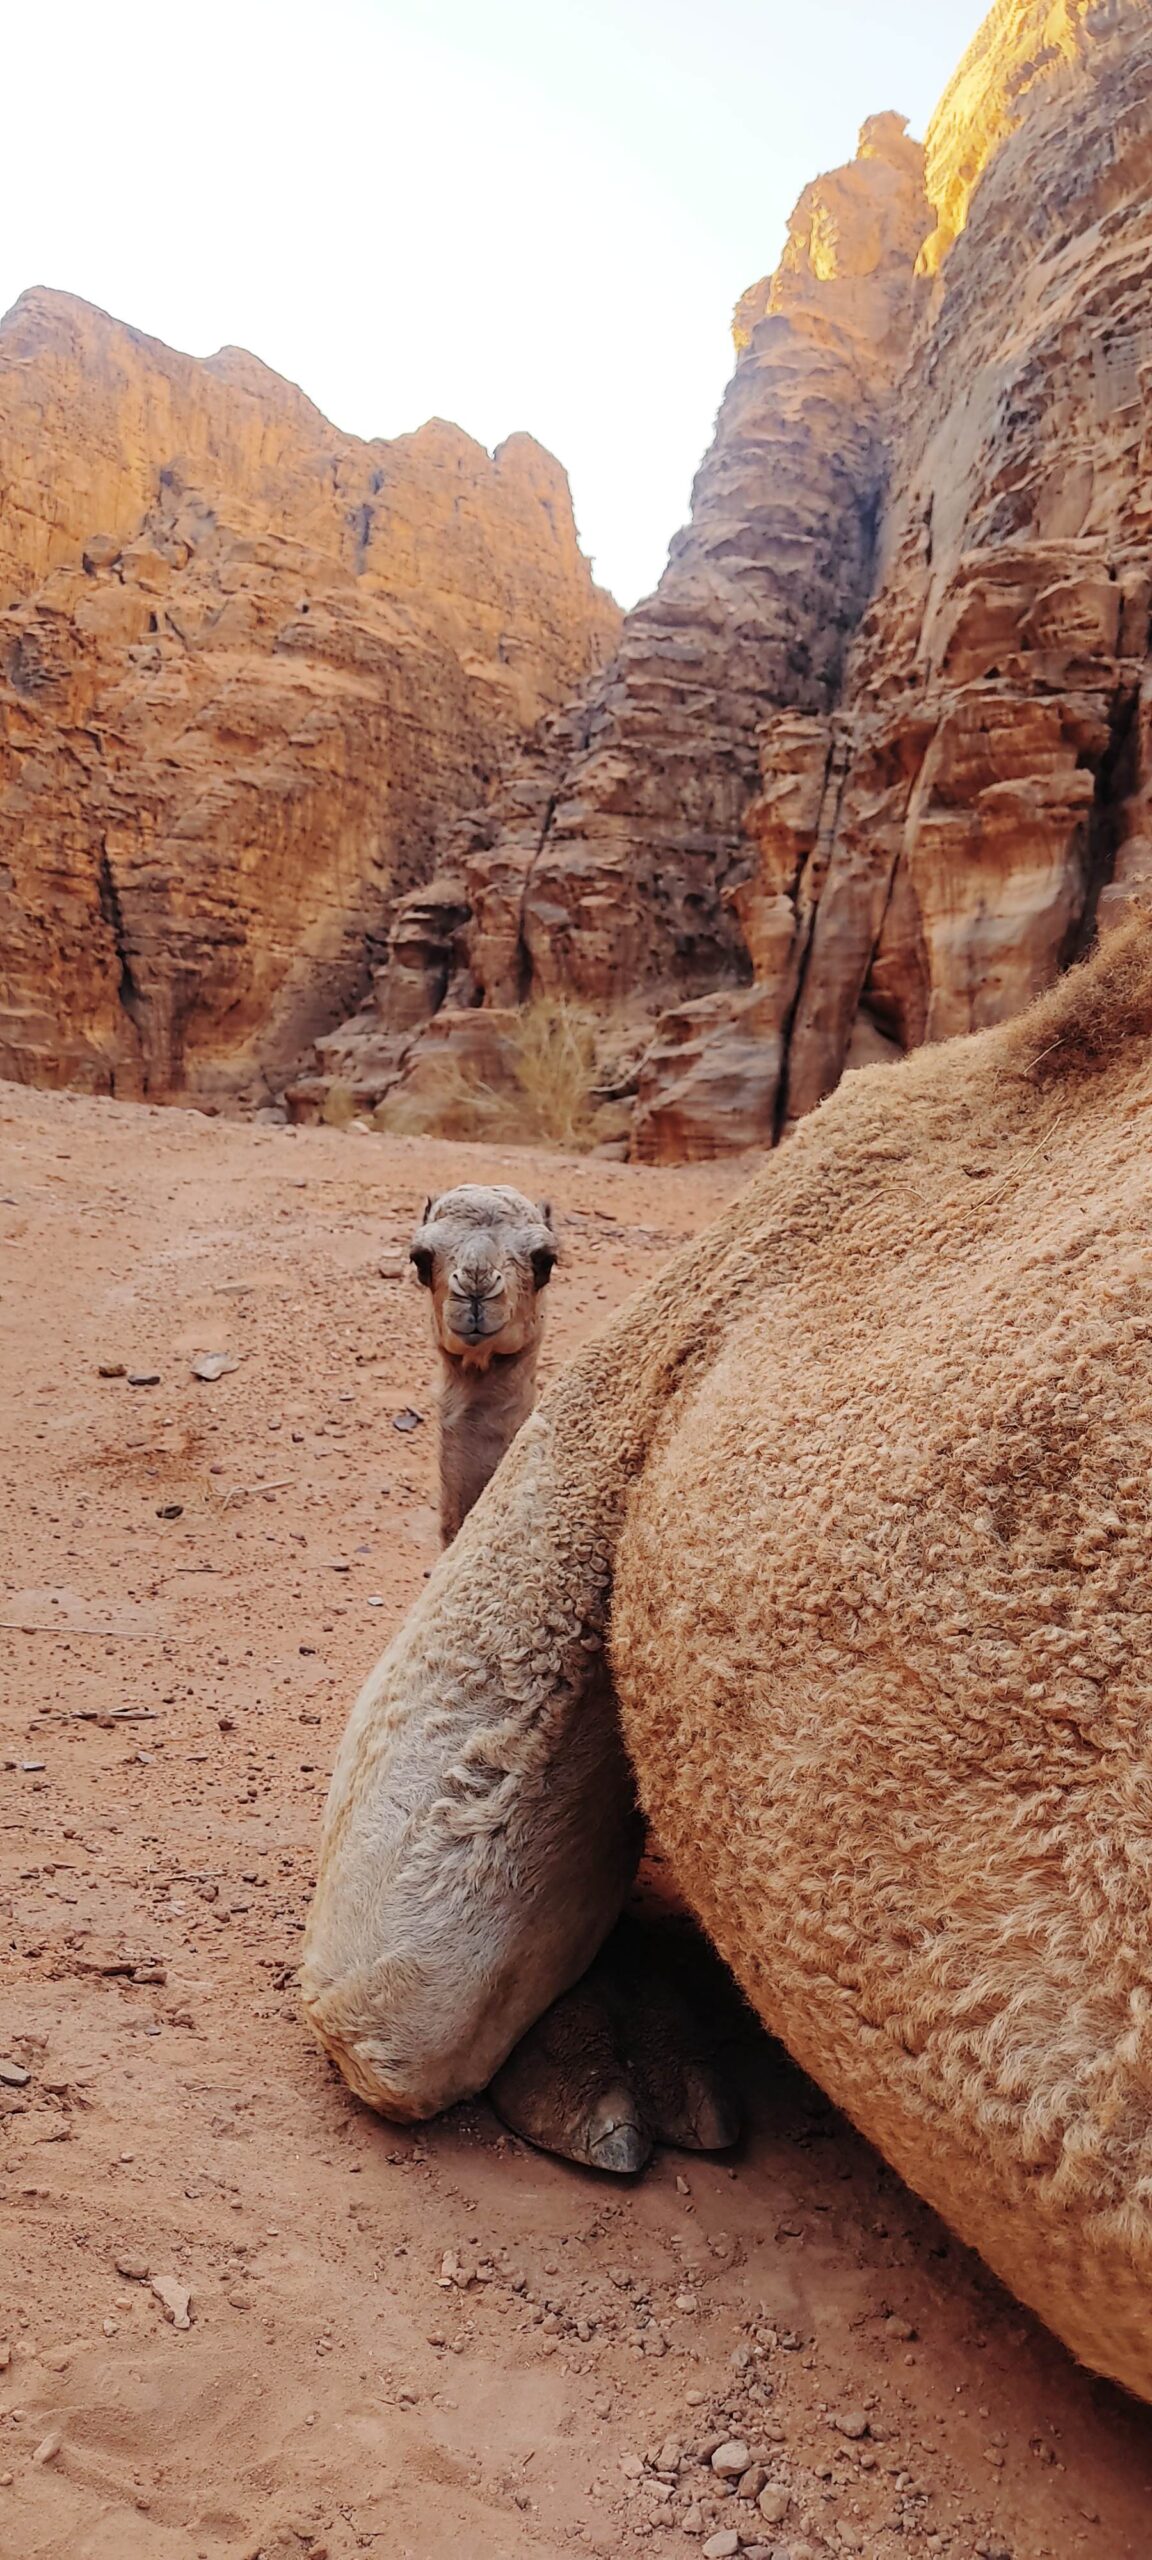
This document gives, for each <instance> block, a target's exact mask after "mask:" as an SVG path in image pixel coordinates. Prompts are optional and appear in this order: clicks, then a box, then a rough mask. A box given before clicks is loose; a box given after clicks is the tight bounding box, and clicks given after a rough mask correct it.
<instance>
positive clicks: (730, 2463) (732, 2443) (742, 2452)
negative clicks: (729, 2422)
mask: <svg viewBox="0 0 1152 2560" xmlns="http://www.w3.org/2000/svg"><path fill="white" fill-rule="evenodd" d="M751 2459H752V2456H751V2454H750V2453H749V2450H748V2447H747V2445H746V2444H742V2443H741V2441H740V2438H739V2436H730V2437H729V2438H728V2439H727V2441H726V2442H725V2443H724V2444H719V2445H717V2447H716V2451H715V2453H714V2454H713V2456H712V2468H713V2470H714V2471H715V2472H717V2473H718V2474H719V2477H720V2478H721V2480H739V2478H740V2477H741V2474H742V2473H743V2472H745V2471H747V2469H748V2465H749V2463H750V2462H751Z"/></svg>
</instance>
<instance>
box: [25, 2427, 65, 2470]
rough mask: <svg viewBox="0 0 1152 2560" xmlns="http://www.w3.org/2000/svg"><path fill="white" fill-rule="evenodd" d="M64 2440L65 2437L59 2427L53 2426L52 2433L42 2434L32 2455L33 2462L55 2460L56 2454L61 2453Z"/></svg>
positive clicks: (41, 2462) (40, 2462)
mask: <svg viewBox="0 0 1152 2560" xmlns="http://www.w3.org/2000/svg"><path fill="white" fill-rule="evenodd" d="M63 2442H64V2438H63V2436H62V2434H61V2432H60V2429H59V2427H53V2429H52V2432H51V2435H47V2436H41V2438H40V2442H39V2444H38V2445H37V2447H36V2450H35V2452H34V2454H33V2456H32V2460H33V2462H36V2463H39V2464H41V2465H43V2464H44V2463H46V2462H55V2460H56V2456H57V2454H58V2453H59V2451H60V2447H61V2445H62V2444H63Z"/></svg>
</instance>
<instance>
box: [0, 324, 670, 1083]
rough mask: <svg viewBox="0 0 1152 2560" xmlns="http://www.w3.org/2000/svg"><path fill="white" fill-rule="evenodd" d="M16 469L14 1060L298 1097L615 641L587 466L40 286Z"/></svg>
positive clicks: (6, 345) (15, 408) (0, 366)
mask: <svg viewBox="0 0 1152 2560" xmlns="http://www.w3.org/2000/svg"><path fill="white" fill-rule="evenodd" d="M0 486H2V488H3V491H4V503H3V507H2V509H0V605H2V606H3V607H4V609H3V610H0V954H2V959H0V1074H7V1075H12V1076H16V1077H19V1078H23V1079H26V1080H28V1081H34V1082H40V1083H65V1082H67V1083H74V1084H80V1085H84V1086H87V1087H88V1088H89V1089H91V1090H95V1091H110V1090H115V1091H117V1092H120V1093H127V1094H133V1093H144V1092H147V1093H151V1094H153V1095H164V1094H170V1093H174V1092H178V1091H190V1092H194V1093H197V1094H200V1095H211V1094H213V1093H220V1094H223V1095H227V1094H231V1093H235V1092H236V1091H238V1090H240V1091H243V1090H248V1091H250V1092H254V1093H260V1092H263V1091H266V1090H267V1086H268V1084H269V1083H272V1084H275V1082H276V1081H277V1079H278V1078H281V1079H282V1078H283V1076H284V1075H285V1074H287V1072H288V1070H289V1069H290V1067H291V1066H292V1064H293V1063H294V1061H295V1060H296V1059H297V1058H298V1057H299V1055H300V1052H301V1050H302V1048H304V1047H305V1046H306V1045H307V1043H308V1042H309V1041H310V1040H311V1039H313V1038H314V1037H315V1036H316V1035H317V1034H318V1033H319V1032H322V1031H324V1030H326V1029H327V1028H328V1027H329V1026H330V1025H331V1023H332V1022H333V1021H334V1020H336V1019H338V1018H339V1015H340V1014H341V1013H342V1012H344V1011H346V1010H347V1008H348V1005H349V1003H350V1002H352V1001H354V1000H355V997H356V996H357V995H358V994H359V992H360V990H361V988H362V987H363V985H364V983H365V982H366V979H367V975H368V971H369V967H370V964H371V960H372V957H373V955H374V954H375V955H378V954H379V952H380V951H381V950H382V948H383V943H384V938H385V934H386V927H387V921H388V918H389V916H390V914H391V910H392V906H393V903H394V901H395V898H396V895H397V894H398V893H399V892H401V891H403V890H404V889H406V888H408V887H410V886H411V885H412V884H413V883H414V882H415V881H417V880H419V879H421V878H422V877H424V876H426V874H427V871H428V868H429V866H430V862H431V857H432V847H433V844H434V842H435V839H436V836H437V832H438V830H439V829H441V828H442V827H443V825H444V823H445V821H446V820H447V819H449V818H451V816H452V815H453V813H454V812H456V811H460V810H462V809H465V808H467V807H468V806H470V805H471V804H472V803H474V802H475V801H476V800H477V799H478V798H479V799H482V798H483V797H484V795H485V793H486V792H487V791H488V790H489V788H490V786H491V783H492V780H493V777H494V776H495V775H496V774H497V773H498V772H499V770H500V768H501V765H502V763H503V762H504V761H505V760H506V759H507V757H508V755H509V753H510V751H511V749H512V748H513V747H515V746H517V745H519V744H520V743H521V742H522V741H523V740H524V739H525V738H526V737H527V736H528V735H529V734H530V733H531V731H532V730H533V728H534V726H535V724H536V723H537V721H538V720H539V718H540V716H541V714H543V713H545V712H547V711H549V710H550V709H553V708H554V707H555V706H556V705H557V704H558V703H560V702H562V701H563V700H564V698H565V697H566V696H567V695H568V694H569V693H570V692H571V691H572V689H573V687H574V686H576V685H577V684H579V683H580V682H581V680H582V679H583V678H584V677H585V676H586V674H587V673H588V671H589V670H590V669H592V668H594V667H595V666H596V665H598V664H599V662H600V661H601V660H602V659H603V657H604V655H605V654H606V652H607V650H608V649H609V647H610V646H611V643H612V641H613V638H614V636H615V633H616V631H617V629H618V626H619V615H618V614H617V612H616V609H615V607H614V606H613V605H612V603H611V600H610V599H609V598H607V597H605V596H604V595H603V594H602V593H601V592H600V591H599V590H598V589H596V588H595V587H594V586H593V584H592V580H591V576H590V573H589V570H588V566H587V563H586V561H585V560H584V559H583V556H582V554H581V553H580V550H579V548H578V544H577V540H576V533H575V528H574V525H573V521H572V510H571V502H570V498H569V492H568V484H567V480H566V478H565V475H564V473H563V471H562V470H561V469H560V467H559V465H558V464H557V463H555V462H554V461H553V460H552V458H551V456H550V455H548V454H546V453H545V452H544V451H543V450H542V449H541V448H540V447H539V446H538V445H536V444H535V443H534V442H533V441H532V439H531V438H530V437H527V436H513V437H512V438H510V439H509V441H508V442H507V443H506V444H504V445H503V446H501V447H500V448H499V450H498V452H497V453H496V454H495V456H489V455H488V454H487V453H486V452H485V451H484V450H483V448H482V447H480V446H478V445H476V444H474V443H473V442H472V440H471V439H470V438H469V437H467V436H466V435H464V434H462V433H461V431H460V430H459V429H458V428H456V427H452V426H447V425H445V424H443V423H442V422H440V421H434V422H433V423H432V424H431V425H430V426H427V427H424V428H422V429H420V431H419V432H418V433H417V434H415V435H411V436H405V437H401V438H399V439H397V440H396V441H395V442H393V443H390V444H389V443H382V442H380V443H372V444H364V443H360V442H359V441H357V440H356V439H354V438H350V437H344V436H341V435H339V434H338V433H337V432H336V431H335V430H334V429H333V428H332V427H331V426H330V425H329V424H328V422H327V421H326V420H325V419H324V418H323V417H321V415H320V413H319V412H318V411H317V410H315V409H314V408H313V407H312V406H311V404H310V402H308V401H307V400H306V399H305V398H304V397H303V395H302V394H301V393H300V392H298V391H297V390H296V389H294V387H293V386H292V385H291V384H288V383H286V382H283V381H281V380H280V379H279V377H278V376H277V375H275V374H273V373H270V372H269V371H268V370H267V369H266V368H265V367H264V366H262V365H260V364H259V363H257V362H256V360H255V359H254V358H253V357H251V356H247V355H245V354H243V353H241V352H239V351H238V350H233V349H229V350H225V351H224V352H223V353H222V354H221V355H218V356H215V357H212V358H211V359H209V360H208V362H206V363H198V362H196V361H195V360H193V359H192V358H190V357H185V356H181V355H177V354H175V353H173V351H172V350H171V349H169V348H166V347H163V346H161V345H159V344H158V343H157V342H156V341H155V340H153V339H149V338H145V337H143V336H141V335H140V334H139V333H138V332H136V331H134V330H131V329H128V328H125V327H122V326H121V325H120V324H118V323H117V322H115V321H113V320H110V319H108V318H107V317H106V315H105V314H103V313H101V312H98V311H94V310H92V309H91V308H90V307H89V306H88V305H86V304H83V303H79V302H76V301H73V300H72V299H70V298H69V297H67V296H64V295H59V294H53V293H46V292H34V293H30V294H26V295H25V296H24V297H23V298H22V300H21V301H20V302H19V303H18V304H17V305H16V307H15V310H14V311H13V312H12V313H10V314H9V316H8V318H7V320H6V321H5V322H4V323H3V324H2V326H0Z"/></svg>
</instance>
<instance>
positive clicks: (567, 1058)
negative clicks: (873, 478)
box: [372, 996, 600, 1152]
mask: <svg viewBox="0 0 1152 2560" xmlns="http://www.w3.org/2000/svg"><path fill="white" fill-rule="evenodd" d="M599 1027H600V1026H599V1024H598V1021H597V1017H596V1015H595V1014H594V1013H592V1012H591V1011H590V1010H589V1009H588V1008H587V1007H586V1006H584V1005H578V1004H569V1003H566V1002H564V1001H563V1000H562V999H560V998H557V997H552V996H544V997H541V998H539V999H538V1000H537V1002H535V1003H533V1004H529V1005H525V1007H524V1010H523V1012H522V1013H521V1014H520V1015H518V1017H517V1019H516V1023H515V1025H514V1027H513V1029H512V1031H511V1032H510V1033H509V1035H508V1041H507V1046H508V1050H509V1053H510V1055H509V1065H510V1074H509V1078H508V1081H507V1083H506V1084H505V1083H501V1084H494V1083H492V1082H491V1081H490V1080H489V1079H488V1078H486V1077H485V1076H483V1075H481V1074H480V1072H479V1070H478V1069H477V1067H476V1066H475V1065H474V1064H473V1063H472V1062H471V1061H469V1060H468V1059H466V1058H463V1057H459V1056H457V1057H453V1056H452V1054H451V1052H450V1051H446V1052H445V1054H444V1056H443V1057H440V1058H436V1059H431V1058H428V1059H425V1060H423V1061H422V1062H421V1072H420V1082H419V1086H418V1088H416V1089H414V1090H412V1091H411V1092H408V1093H405V1091H404V1088H403V1086H401V1087H400V1088H399V1089H398V1090H397V1092H396V1093H395V1094H389V1095H387V1096H386V1097H385V1099H384V1101H383V1102H380V1103H378V1104H377V1106H376V1109H375V1111H374V1112H373V1114H372V1122H373V1127H374V1128H377V1129H383V1130H386V1131H387V1132H388V1134H389V1135H390V1136H393V1137H405V1138H457V1139H478V1140H485V1141H487V1142H488V1143H489V1144H491V1145H493V1146H522V1147H523V1146H549V1147H563V1148H566V1149H568V1150H569V1151H572V1152H579V1151H580V1150H581V1149H582V1148H586V1147H590V1146H592V1145H593V1144H594V1143H595V1137H596V1134H597V1133H596V1131H595V1130H594V1128H593V1114H594V1111H595V1108H596V1103H595V1097H594V1093H593V1087H594V1085H595V1081H596V1049H597V1040H598V1036H599Z"/></svg>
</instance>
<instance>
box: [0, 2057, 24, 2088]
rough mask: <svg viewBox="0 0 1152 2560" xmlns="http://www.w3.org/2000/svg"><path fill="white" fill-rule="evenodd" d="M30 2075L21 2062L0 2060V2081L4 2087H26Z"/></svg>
mask: <svg viewBox="0 0 1152 2560" xmlns="http://www.w3.org/2000/svg"><path fill="white" fill-rule="evenodd" d="M31 2077H32V2074H31V2072H30V2071H25V2069H24V2065H23V2063H22V2062H0V2082H2V2083H3V2086H4V2087H5V2088H6V2089H26V2088H27V2086H28V2083H29V2081H30V2079H31Z"/></svg>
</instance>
